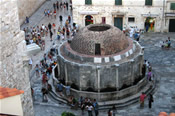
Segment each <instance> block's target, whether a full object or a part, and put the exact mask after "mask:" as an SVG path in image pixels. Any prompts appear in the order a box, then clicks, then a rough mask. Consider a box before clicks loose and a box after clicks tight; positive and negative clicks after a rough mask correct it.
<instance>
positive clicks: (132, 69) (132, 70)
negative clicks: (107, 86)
mask: <svg viewBox="0 0 175 116" xmlns="http://www.w3.org/2000/svg"><path fill="white" fill-rule="evenodd" d="M130 62H131V85H133V84H134V60H133V59H132V60H130Z"/></svg>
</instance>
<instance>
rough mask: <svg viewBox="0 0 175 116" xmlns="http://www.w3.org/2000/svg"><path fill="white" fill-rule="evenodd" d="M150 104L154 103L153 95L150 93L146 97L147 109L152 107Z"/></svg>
mask: <svg viewBox="0 0 175 116" xmlns="http://www.w3.org/2000/svg"><path fill="white" fill-rule="evenodd" d="M152 102H154V99H153V95H152V94H151V93H150V94H149V97H148V106H149V108H151V107H152Z"/></svg>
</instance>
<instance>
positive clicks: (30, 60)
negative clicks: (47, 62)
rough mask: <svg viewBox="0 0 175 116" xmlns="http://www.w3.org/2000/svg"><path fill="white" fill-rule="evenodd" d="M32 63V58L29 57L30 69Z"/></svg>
mask: <svg viewBox="0 0 175 116" xmlns="http://www.w3.org/2000/svg"><path fill="white" fill-rule="evenodd" d="M32 64H33V61H32V58H30V59H29V69H32Z"/></svg>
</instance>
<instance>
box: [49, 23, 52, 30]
mask: <svg viewBox="0 0 175 116" xmlns="http://www.w3.org/2000/svg"><path fill="white" fill-rule="evenodd" d="M48 29H49V30H50V31H51V29H52V25H51V24H50V23H49V24H48Z"/></svg>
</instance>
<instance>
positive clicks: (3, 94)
mask: <svg viewBox="0 0 175 116" xmlns="http://www.w3.org/2000/svg"><path fill="white" fill-rule="evenodd" d="M22 93H24V91H22V90H18V89H16V88H3V87H1V86H0V99H4V98H7V97H11V96H16V95H19V94H22Z"/></svg>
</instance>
